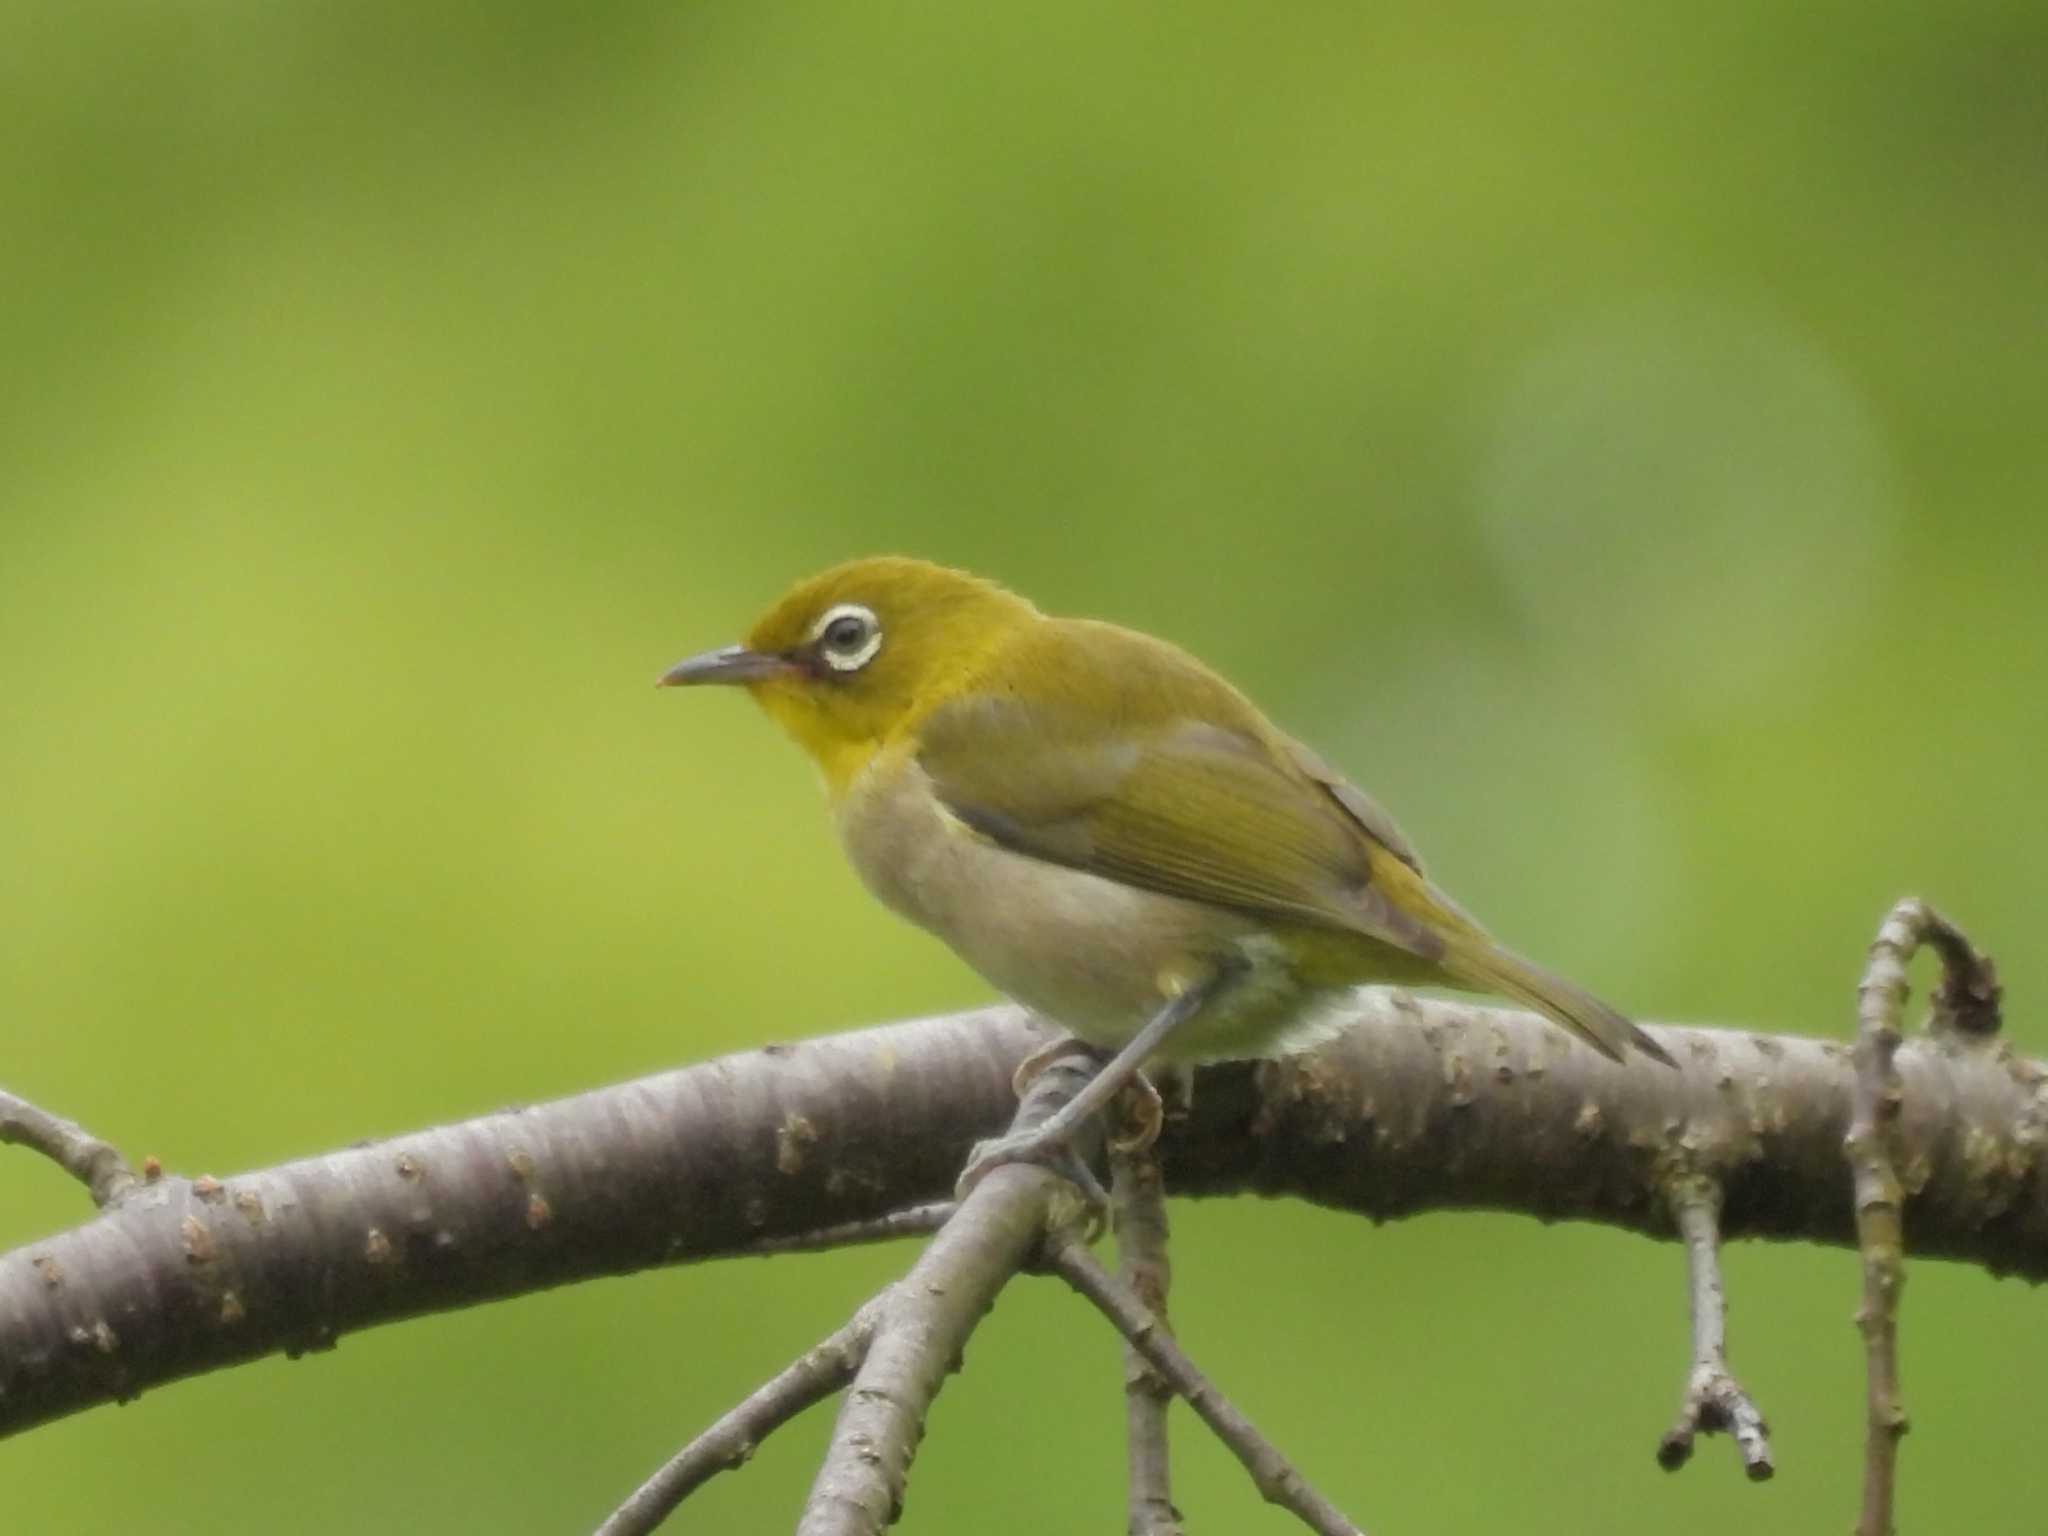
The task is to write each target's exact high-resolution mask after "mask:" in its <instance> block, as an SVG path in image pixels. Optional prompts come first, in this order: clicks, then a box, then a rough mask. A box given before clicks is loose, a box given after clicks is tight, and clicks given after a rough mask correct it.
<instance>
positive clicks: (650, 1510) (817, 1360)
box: [597, 1298, 880, 1536]
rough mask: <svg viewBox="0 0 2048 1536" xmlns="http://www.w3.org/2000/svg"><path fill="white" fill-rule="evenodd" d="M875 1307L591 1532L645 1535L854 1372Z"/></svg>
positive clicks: (695, 1443)
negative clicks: (686, 1500) (684, 1501)
mask: <svg viewBox="0 0 2048 1536" xmlns="http://www.w3.org/2000/svg"><path fill="white" fill-rule="evenodd" d="M879 1312H880V1298H877V1299H876V1300H875V1301H871V1302H869V1303H868V1304H867V1305H866V1306H864V1307H862V1308H861V1309H860V1311H858V1312H856V1313H855V1314H854V1315H853V1318H852V1320H851V1321H849V1322H848V1323H847V1324H846V1325H845V1326H844V1327H842V1328H840V1329H839V1330H838V1331H837V1332H836V1333H833V1334H831V1335H830V1336H829V1337H827V1338H826V1339H825V1340H824V1341H823V1342H821V1343H819V1344H817V1345H816V1346H815V1347H813V1348H812V1349H810V1350H807V1351H806V1352H805V1353H804V1354H802V1355H799V1356H798V1357H797V1358H796V1359H795V1360H793V1361H791V1362H790V1364H789V1366H788V1367H787V1368H786V1369H785V1370H783V1371H782V1372H781V1373H780V1374H779V1375H777V1376H774V1377H772V1378H771V1379H770V1380H768V1381H767V1382H765V1383H764V1384H763V1385H762V1386H761V1387H760V1388H758V1389H757V1390H756V1391H754V1392H753V1393H751V1394H749V1395H748V1396H747V1398H746V1399H745V1400H744V1401H743V1402H741V1403H740V1404H739V1405H738V1406H737V1407H735V1408H734V1409H733V1410H732V1411H731V1412H730V1413H728V1414H726V1415H725V1416H724V1417H723V1418H721V1419H719V1420H718V1422H717V1423H715V1424H713V1425H712V1426H711V1427H710V1428H709V1429H707V1430H705V1431H704V1433H703V1434H701V1435H699V1436H698V1437H697V1438H696V1439H694V1440H692V1441H691V1442H690V1443H689V1444H688V1445H686V1446H684V1447H683V1448H682V1449H681V1450H680V1451H678V1452H676V1454H675V1455H674V1456H673V1457H672V1458H670V1459H669V1460H668V1461H667V1462H666V1463H664V1464H663V1466H662V1468H661V1470H660V1471H658V1472H656V1473H655V1474H654V1475H653V1476H652V1477H650V1478H648V1479H647V1481H646V1482H644V1483H642V1484H641V1485H640V1486H639V1487H638V1488H637V1489H635V1490H634V1492H633V1495H632V1497H631V1498H629V1499H627V1500H626V1502H625V1503H623V1504H621V1505H620V1506H619V1507H618V1508H617V1509H616V1510H614V1511H613V1512H612V1515H611V1518H610V1519H608V1520H606V1521H605V1523H604V1524H603V1525H601V1526H599V1527H598V1528H597V1536H647V1533H648V1532H649V1531H652V1530H654V1529H655V1528H656V1527H658V1526H659V1525H660V1524H661V1523H662V1521H664V1520H666V1519H667V1518H668V1517H669V1515H670V1514H671V1513H673V1512H674V1510H675V1507H676V1506H677V1505H678V1504H680V1503H682V1502H683V1500H684V1499H686V1498H688V1497H689V1496H690V1495H691V1494H692V1493H694V1492H696V1491H697V1489H698V1488H700V1487H702V1486H703V1485H704V1484H705V1483H707V1482H709V1481H710V1480H711V1479H712V1478H714V1477H716V1476H717V1475H718V1474H719V1473H721V1472H729V1471H731V1470H732V1469H733V1468H734V1467H737V1466H740V1465H742V1464H743V1463H744V1462H745V1461H746V1460H747V1459H748V1458H749V1457H750V1456H752V1455H753V1454H754V1452H755V1450H756V1449H757V1448H758V1447H759V1446H760V1444H761V1442H762V1441H763V1440H765V1439H767V1438H768V1437H769V1436H770V1435H772V1434H773V1433H775V1431H776V1430H778V1429H780V1428H781V1427H782V1426H783V1425H784V1424H787V1423H788V1422H789V1421H790V1420H791V1419H793V1418H795V1417H796V1416H797V1415H798V1414H800V1413H802V1412H803V1411H804V1410H805V1409H806V1408H808V1407H810V1406H811V1404H813V1403H816V1402H822V1401H823V1400H824V1399H825V1398H828V1397H830V1396H831V1395H832V1394H833V1393H834V1392H837V1391H838V1390H839V1389H840V1388H841V1387H843V1386H845V1385H846V1384H847V1383H848V1382H849V1381H851V1380H853V1375H854V1372H855V1371H857V1370H858V1369H859V1368H860V1363H861V1361H862V1360H863V1359H864V1358H865V1357H866V1355H867V1352H868V1344H869V1341H870V1340H872V1339H873V1338H874V1333H875V1320H876V1317H877V1315H878V1314H879Z"/></svg>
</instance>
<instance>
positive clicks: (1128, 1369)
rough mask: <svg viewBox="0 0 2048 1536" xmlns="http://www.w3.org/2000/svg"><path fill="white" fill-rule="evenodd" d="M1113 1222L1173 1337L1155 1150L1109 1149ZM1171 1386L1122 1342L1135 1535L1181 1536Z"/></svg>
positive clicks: (1134, 1285) (1136, 1283) (1133, 1282)
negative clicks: (1171, 1450)
mask: <svg viewBox="0 0 2048 1536" xmlns="http://www.w3.org/2000/svg"><path fill="white" fill-rule="evenodd" d="M1109 1166H1110V1172H1111V1174H1112V1178H1111V1181H1110V1218H1111V1221H1112V1223H1113V1224H1114V1226H1115V1229H1116V1239H1117V1264H1118V1268H1119V1269H1120V1270H1121V1271H1122V1277H1123V1282H1124V1284H1125V1285H1127V1286H1128V1287H1130V1291H1131V1294H1132V1295H1133V1296H1135V1297H1136V1298H1137V1299H1138V1301H1139V1302H1140V1303H1141V1304H1143V1305H1144V1306H1145V1307H1147V1308H1149V1309H1150V1310H1151V1312H1152V1314H1153V1316H1154V1317H1156V1318H1157V1319H1158V1320H1159V1327H1160V1330H1161V1331H1162V1332H1169V1333H1170V1332H1171V1327H1172V1325H1171V1324H1170V1323H1169V1322H1168V1321H1167V1311H1166V1298H1167V1292H1168V1291H1169V1290H1170V1289H1171V1287H1172V1283H1173V1271H1172V1266H1171V1265H1170V1263H1169V1262H1168V1259H1167V1249H1166V1244H1167V1225H1166V1199H1165V1193H1164V1190H1163V1188H1162V1184H1161V1180H1160V1176H1159V1163H1158V1161H1157V1160H1156V1159H1155V1158H1154V1157H1153V1156H1152V1152H1151V1148H1150V1147H1149V1145H1148V1146H1146V1147H1144V1148H1142V1149H1124V1148H1119V1147H1112V1148H1111V1150H1110V1158H1109ZM1172 1401H1173V1388H1172V1387H1170V1386H1168V1385H1167V1384H1166V1380H1165V1378H1164V1377H1162V1376H1161V1375H1160V1374H1159V1372H1157V1371H1156V1370H1154V1369H1153V1368H1152V1365H1151V1362H1149V1361H1148V1360H1146V1358H1145V1356H1144V1355H1143V1354H1142V1353H1141V1352H1140V1351H1139V1349H1138V1347H1137V1345H1135V1344H1133V1343H1130V1342H1129V1341H1126V1342H1125V1344H1124V1423H1125V1426H1126V1435H1127V1439H1128V1441H1129V1450H1130V1520H1129V1532H1130V1536H1181V1523H1180V1511H1179V1510H1178V1509H1176V1508H1174V1504H1173V1476H1172V1461H1171V1458H1170V1456H1169V1454H1168V1449H1167V1433H1166V1409H1167V1405H1168V1404H1169V1403H1171V1402H1172Z"/></svg>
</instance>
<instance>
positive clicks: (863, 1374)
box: [797, 1056, 1095, 1536]
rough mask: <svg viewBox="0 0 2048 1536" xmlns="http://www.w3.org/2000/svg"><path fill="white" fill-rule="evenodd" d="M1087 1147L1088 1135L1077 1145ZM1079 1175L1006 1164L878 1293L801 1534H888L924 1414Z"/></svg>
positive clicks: (1046, 1087) (1081, 1068)
mask: <svg viewBox="0 0 2048 1536" xmlns="http://www.w3.org/2000/svg"><path fill="white" fill-rule="evenodd" d="M1094 1070H1095V1061H1094V1059H1093V1058H1092V1057H1084V1056H1065V1057H1061V1058H1059V1059H1057V1060H1055V1061H1053V1062H1052V1063H1051V1064H1049V1065H1048V1066H1047V1067H1046V1068H1045V1070H1044V1071H1042V1072H1040V1073H1039V1074H1038V1075H1037V1076H1036V1077H1035V1078H1034V1079H1033V1080H1032V1083H1031V1086H1030V1088H1029V1089H1028V1090H1026V1092H1025V1095H1024V1102H1023V1103H1022V1104H1021V1105H1020V1106H1019V1108H1018V1111H1017V1116H1016V1119H1015V1120H1014V1121H1013V1122H1012V1124H1011V1134H1012V1135H1015V1134H1018V1133H1021V1132H1027V1131H1029V1130H1031V1129H1032V1128H1033V1127H1035V1126H1037V1125H1040V1124H1042V1123H1044V1122H1045V1121H1046V1120H1047V1119H1049V1118H1050V1117H1051V1116H1052V1115H1053V1114H1054V1113H1055V1112H1057V1110H1058V1109H1059V1108H1060V1107H1061V1106H1062V1105H1064V1104H1066V1103H1068V1102H1069V1101H1071V1100H1072V1099H1073V1097H1074V1095H1075V1093H1076V1092H1078V1091H1079V1090H1080V1088H1081V1087H1082V1086H1083V1085H1084V1084H1086V1083H1087V1081H1088V1079H1089V1078H1090V1077H1091V1076H1093V1075H1094ZM1076 1150H1077V1151H1081V1152H1083V1153H1084V1154H1085V1150H1086V1142H1085V1141H1084V1142H1083V1143H1082V1144H1081V1145H1079V1146H1077V1147H1076ZM1073 1203H1076V1202H1075V1197H1074V1195H1073V1193H1072V1186H1070V1185H1069V1184H1068V1183H1067V1182H1066V1181H1065V1180H1064V1179H1062V1178H1061V1177H1060V1176H1059V1175H1057V1174H1055V1173H1053V1172H1052V1171H1050V1170H1049V1169H1046V1168H1043V1167H1039V1166H1037V1165H1035V1164H1031V1163H1002V1164H998V1165H996V1166H994V1167H993V1168H991V1169H990V1170H989V1172H988V1173H987V1174H986V1175H984V1176H983V1177H982V1178H981V1179H980V1180H979V1182H977V1183H976V1184H975V1186H974V1188H973V1190H972V1191H970V1192H969V1194H968V1195H967V1197H966V1198H965V1199H964V1200H962V1201H961V1202H960V1205H959V1208H958V1209H957V1210H956V1211H954V1213H953V1215H952V1217H951V1218H950V1219H949V1220H948V1221H947V1222H946V1224H945V1226H943V1227H942V1228H940V1229H939V1233H938V1236H936V1237H935V1238H933V1239H932V1242H931V1246H930V1247H928V1248H926V1249H925V1251H924V1253H923V1254H922V1256H920V1257H919V1259H918V1261H917V1262H916V1263H915V1264H914V1265H912V1266H911V1269H910V1273H909V1274H907V1275H905V1276H904V1277H903V1278H902V1279H901V1280H899V1281H898V1282H897V1283H896V1284H895V1285H893V1286H891V1287H890V1288H889V1289H888V1290H886V1291H884V1292H883V1293H882V1294H881V1296H880V1297H878V1298H877V1299H876V1300H875V1302H873V1303H871V1305H872V1306H874V1307H875V1309H876V1318H875V1326H874V1334H873V1338H872V1339H871V1340H870V1342H869V1344H868V1349H867V1353H866V1356H865V1358H863V1359H862V1361H861V1364H860V1369H859V1371H858V1372H857V1373H856V1374H855V1376H854V1379H853V1385H852V1386H851V1388H850V1389H849V1390H848V1391H847V1394H846V1400H845V1402H844V1403H843V1404H842V1405H841V1407H840V1410H839V1422H838V1423H837V1424H836V1425H835V1426H834V1428H833V1431H832V1442H831V1444H830V1445H829V1446H828V1447H827V1448H826V1451H825V1460H824V1463H823V1465H822V1466H820V1467H819V1469H818V1476H817V1479H816V1480H815V1481H814V1482H813V1483H812V1484H811V1496H810V1498H809V1500H808V1501H807V1502H806V1503H805V1505H804V1512H803V1516H802V1518H801V1519H799V1520H798V1521H797V1536H881V1533H882V1532H883V1531H884V1530H886V1529H887V1528H888V1527H889V1526H891V1525H893V1524H895V1523H896V1519H897V1517H898V1516H899V1515H900V1514H901V1513H902V1509H903V1490H904V1488H905V1486H906V1485H907V1484H908V1482H909V1480H910V1463H911V1458H912V1457H914V1456H915V1455H916V1454H917V1446H918V1442H919V1441H920V1440H922V1439H923V1438H924V1421H925V1415H926V1414H927V1413H928V1412H929V1411H930V1409H931V1405H932V1402H933V1400H934V1399H935V1398H936V1397H937V1396H938V1395H939V1388H940V1387H941V1386H942V1385H943V1384H944V1383H945V1379H946V1376H947V1375H948V1374H949V1373H950V1372H952V1371H954V1370H957V1369H958V1368H959V1363H960V1356H961V1352H962V1351H963V1350H964V1349H965V1348H966V1347H967V1339H968V1335H970V1334H971V1333H973V1332H974V1329H975V1326H976V1325H977V1324H978V1323H980V1321H981V1319H982V1317H983V1316H984V1315H985V1314H986V1313H987V1312H988V1309H989V1308H990V1307H991V1306H993V1305H994V1304H995V1299H996V1295H997V1293H998V1292H1000V1291H1001V1290H1002V1288H1003V1287H1004V1286H1005V1285H1006V1284H1008V1283H1009V1280H1010V1277H1011V1276H1013V1275H1015V1274H1016V1273H1017V1272H1018V1271H1019V1270H1021V1269H1022V1268H1023V1267H1024V1266H1025V1264H1026V1263H1028V1262H1029V1261H1030V1260H1031V1258H1032V1257H1033V1256H1034V1255H1035V1254H1036V1253H1037V1251H1038V1249H1039V1247H1040V1244H1041V1243H1042V1242H1043V1240H1044V1237H1045V1233H1046V1231H1047V1229H1048V1227H1049V1226H1051V1225H1052V1224H1053V1222H1054V1221H1055V1217H1056V1212H1057V1211H1058V1209H1059V1208H1061V1207H1063V1206H1066V1205H1069V1204H1073Z"/></svg>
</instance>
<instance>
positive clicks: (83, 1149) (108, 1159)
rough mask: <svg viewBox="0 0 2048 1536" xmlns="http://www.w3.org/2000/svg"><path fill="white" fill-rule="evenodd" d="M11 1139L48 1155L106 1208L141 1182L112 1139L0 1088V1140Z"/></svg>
mask: <svg viewBox="0 0 2048 1536" xmlns="http://www.w3.org/2000/svg"><path fill="white" fill-rule="evenodd" d="M8 1142H12V1143H14V1144H16V1145H17V1146H23V1147H28V1148H30V1149H31V1150H33V1151H36V1152H40V1153H42V1154H43V1156H45V1157H47V1158H49V1159H50V1161H52V1162H53V1163H55V1164H56V1165H57V1166H58V1167H60V1168H62V1169H63V1170H64V1171H65V1172H66V1173H68V1174H70V1175H71V1176H72V1177H73V1178H74V1179H77V1180H78V1181H79V1183H81V1184H83V1185H84V1186H85V1187H86V1188H87V1189H88V1190H89V1191H91V1193H92V1203H93V1204H94V1205H97V1206H99V1207H100V1208H101V1209H102V1210H104V1209H105V1208H106V1207H108V1206H110V1205H113V1204H115V1203H116V1202H117V1201H119V1200H120V1198H121V1197H122V1196H123V1195H125V1194H127V1193H128V1191H129V1190H131V1189H133V1188H135V1186H136V1183H137V1182H138V1181H137V1179H136V1177H135V1170H134V1169H132V1168H130V1167H129V1166H128V1160H127V1159H126V1158H124V1157H123V1156H121V1154H120V1152H119V1151H118V1150H117V1149H116V1148H115V1147H114V1145H113V1143H112V1142H106V1141H101V1140H100V1139H99V1137H97V1136H95V1135H93V1134H92V1132H90V1131H88V1130H87V1129H86V1128H85V1127H84V1126H82V1125H79V1124H78V1123H76V1122H75V1121H71V1120H66V1119H65V1118H64V1117H63V1116H62V1115H53V1114H51V1113H50V1112H49V1111H48V1110H47V1109H38V1108H36V1106H35V1105H33V1104H31V1103H29V1101H28V1100H27V1099H23V1098H17V1097H16V1096H15V1095H13V1094H11V1093H9V1092H7V1091H6V1090H5V1089H0V1144H5V1143H8Z"/></svg>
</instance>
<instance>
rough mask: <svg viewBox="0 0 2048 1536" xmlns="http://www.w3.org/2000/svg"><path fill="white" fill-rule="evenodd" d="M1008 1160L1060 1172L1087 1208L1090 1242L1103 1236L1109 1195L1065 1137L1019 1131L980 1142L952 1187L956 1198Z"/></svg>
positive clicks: (965, 1194) (960, 1197)
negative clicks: (1033, 1164) (1034, 1164)
mask: <svg viewBox="0 0 2048 1536" xmlns="http://www.w3.org/2000/svg"><path fill="white" fill-rule="evenodd" d="M1005 1163H1036V1164H1037V1165H1038V1166H1039V1167H1041V1168H1044V1169H1046V1170H1048V1171H1049V1172H1052V1173H1056V1174H1058V1175H1059V1176H1060V1177H1061V1178H1063V1179H1065V1180H1066V1181H1067V1182H1068V1183H1069V1184H1071V1185H1073V1186H1074V1188H1075V1189H1076V1190H1077V1191H1078V1192H1079V1193H1080V1196H1081V1201H1082V1203H1083V1204H1084V1205H1085V1206H1086V1207H1087V1208H1088V1227H1089V1241H1091V1242H1092V1241H1094V1239H1095V1238H1096V1237H1098V1236H1100V1235H1101V1233H1102V1230H1103V1228H1104V1227H1105V1226H1106V1224H1107V1222H1108V1219H1109V1195H1108V1193H1107V1192H1106V1191H1105V1190H1104V1189H1103V1187H1102V1181H1101V1180H1100V1179H1098V1178H1096V1177H1095V1171H1094V1170H1093V1169H1092V1168H1090V1167H1089V1166H1088V1164H1087V1163H1086V1162H1085V1161H1084V1160H1083V1159H1082V1158H1081V1157H1080V1155H1079V1154H1078V1153H1076V1152H1075V1151H1074V1148H1073V1145H1072V1143H1071V1142H1069V1141H1068V1140H1067V1139H1066V1138H1065V1137H1061V1136H1045V1135H1042V1134H1040V1133H1039V1132H1037V1131H1017V1132H1013V1133H1012V1134H1010V1135H1008V1136H998V1137H996V1138H995V1139H994V1140H992V1141H983V1142H978V1143H976V1145H975V1148H974V1151H973V1153H972V1154H971V1155H970V1156H969V1157H968V1159H967V1166H966V1167H965V1168H963V1169H962V1170H961V1171H960V1179H959V1182H958V1183H957V1184H955V1185H954V1186H953V1198H954V1199H955V1200H965V1199H966V1198H967V1197H968V1195H970V1194H972V1193H973V1191H974V1187H975V1185H977V1184H979V1183H980V1182H981V1181H982V1180H983V1179H985V1178H987V1177H988V1176H989V1174H991V1173H993V1172H994V1171H995V1170H996V1169H998V1168H1000V1167H1002V1166H1003V1164H1005Z"/></svg>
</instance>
